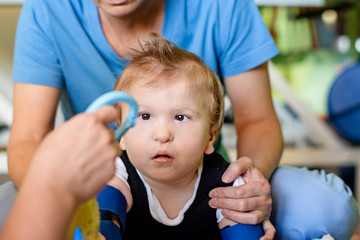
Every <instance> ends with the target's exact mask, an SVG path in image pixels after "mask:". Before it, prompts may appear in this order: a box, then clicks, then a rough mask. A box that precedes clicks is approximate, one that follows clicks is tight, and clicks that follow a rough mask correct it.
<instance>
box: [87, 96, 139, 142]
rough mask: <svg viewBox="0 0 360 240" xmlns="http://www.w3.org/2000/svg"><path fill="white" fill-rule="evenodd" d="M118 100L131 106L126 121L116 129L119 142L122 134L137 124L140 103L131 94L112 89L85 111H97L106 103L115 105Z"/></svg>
mask: <svg viewBox="0 0 360 240" xmlns="http://www.w3.org/2000/svg"><path fill="white" fill-rule="evenodd" d="M117 102H126V103H127V104H129V106H130V110H129V113H128V115H127V116H126V119H125V121H124V122H123V123H122V124H121V126H120V127H119V128H117V129H116V130H115V138H116V140H117V141H118V142H119V141H120V139H121V137H122V135H124V133H125V132H126V131H127V130H128V129H129V128H131V127H133V126H135V123H136V117H137V114H138V105H137V103H136V101H135V100H134V98H132V97H131V96H130V95H129V94H127V93H125V92H121V91H111V92H107V93H105V94H103V95H101V96H100V97H98V98H97V99H95V101H93V102H92V103H91V104H90V106H89V107H88V108H87V109H86V111H85V112H87V113H91V112H95V111H96V110H98V109H99V108H101V107H102V106H105V105H114V104H115V103H117Z"/></svg>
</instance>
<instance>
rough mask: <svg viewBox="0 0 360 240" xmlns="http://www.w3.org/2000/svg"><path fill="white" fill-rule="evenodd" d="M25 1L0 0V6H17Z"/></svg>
mask: <svg viewBox="0 0 360 240" xmlns="http://www.w3.org/2000/svg"><path fill="white" fill-rule="evenodd" d="M24 1H25V0H0V5H19V4H23V3H24Z"/></svg>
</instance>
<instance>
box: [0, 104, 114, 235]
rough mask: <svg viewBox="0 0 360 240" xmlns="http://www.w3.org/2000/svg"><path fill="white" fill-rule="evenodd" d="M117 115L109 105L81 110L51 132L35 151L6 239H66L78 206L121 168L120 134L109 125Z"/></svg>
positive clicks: (10, 215)
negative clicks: (117, 164)
mask: <svg viewBox="0 0 360 240" xmlns="http://www.w3.org/2000/svg"><path fill="white" fill-rule="evenodd" d="M115 118H116V110H115V109H114V108H112V107H103V108H101V109H99V110H98V111H96V112H94V113H91V114H79V115H77V116H75V117H74V118H72V119H70V120H69V121H67V122H66V123H64V124H63V125H62V126H60V127H59V128H57V129H56V130H54V131H52V132H51V133H49V134H48V135H47V137H46V138H45V139H44V141H43V143H42V144H41V145H40V146H39V148H38V150H37V151H36V153H35V155H34V158H33V161H32V165H31V167H30V169H29V171H28V174H27V175H26V177H25V179H24V182H23V186H22V188H21V189H20V191H19V194H18V196H17V198H16V200H15V203H14V205H13V207H12V210H11V211H10V214H9V216H8V219H7V221H6V223H5V225H4V227H3V229H2V232H1V234H0V239H13V240H20V239H29V240H32V239H33V240H35V239H36V240H38V239H49V240H64V239H66V235H67V231H68V228H69V225H70V223H71V219H72V217H73V214H74V212H75V210H76V209H77V207H78V206H80V204H82V203H84V202H85V201H87V200H89V199H90V198H92V197H93V196H95V194H96V193H98V192H99V191H100V190H101V189H102V188H103V187H104V186H105V185H106V182H107V181H109V179H111V178H112V176H113V175H114V173H115V164H114V159H115V157H116V156H117V155H118V154H119V148H118V145H117V143H116V142H115V140H114V134H113V133H112V131H110V130H109V129H107V128H106V127H105V124H107V123H110V122H113V121H114V120H115ZM49 159H51V161H49ZM99 168H101V171H99ZM34 186H36V187H34ZM54 216H56V217H54ZM29 219H31V221H29Z"/></svg>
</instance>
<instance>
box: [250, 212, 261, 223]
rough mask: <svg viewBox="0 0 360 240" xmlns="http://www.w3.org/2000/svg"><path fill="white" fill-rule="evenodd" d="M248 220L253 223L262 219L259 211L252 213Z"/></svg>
mask: <svg viewBox="0 0 360 240" xmlns="http://www.w3.org/2000/svg"><path fill="white" fill-rule="evenodd" d="M249 221H250V224H252V225H255V224H258V223H260V222H261V221H262V217H261V216H260V215H259V213H254V214H252V215H251V217H250V219H249Z"/></svg>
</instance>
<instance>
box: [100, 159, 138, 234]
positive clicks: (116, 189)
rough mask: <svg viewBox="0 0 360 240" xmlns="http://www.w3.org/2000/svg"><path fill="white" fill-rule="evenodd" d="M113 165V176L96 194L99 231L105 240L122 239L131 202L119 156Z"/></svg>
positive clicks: (126, 175) (124, 170)
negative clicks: (99, 217)
mask: <svg viewBox="0 0 360 240" xmlns="http://www.w3.org/2000/svg"><path fill="white" fill-rule="evenodd" d="M115 165H116V173H115V176H114V177H113V178H112V179H111V180H110V181H109V182H108V185H107V186H106V187H105V188H104V189H103V190H102V191H101V192H100V193H99V194H98V196H97V200H98V203H99V208H100V213H101V223H100V232H101V234H103V235H104V236H105V237H106V239H107V240H113V239H117V240H121V239H122V235H123V233H124V230H125V219H126V213H127V212H128V211H129V210H130V209H131V206H132V203H133V199H132V195H131V191H130V187H129V185H128V183H127V177H128V174H127V172H126V167H125V165H124V163H123V162H122V160H121V159H120V158H117V159H116V161H115Z"/></svg>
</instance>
